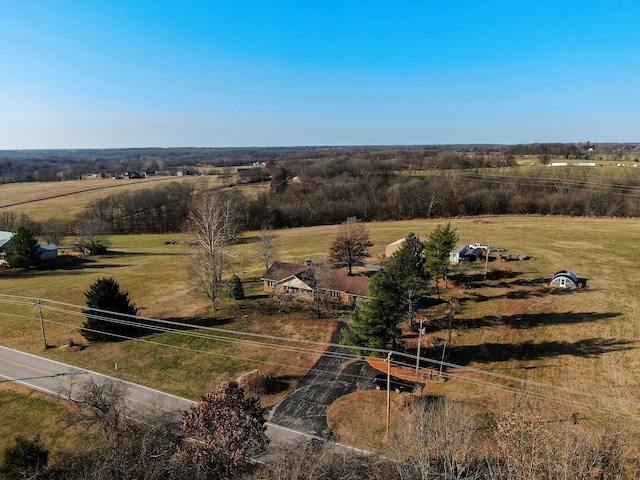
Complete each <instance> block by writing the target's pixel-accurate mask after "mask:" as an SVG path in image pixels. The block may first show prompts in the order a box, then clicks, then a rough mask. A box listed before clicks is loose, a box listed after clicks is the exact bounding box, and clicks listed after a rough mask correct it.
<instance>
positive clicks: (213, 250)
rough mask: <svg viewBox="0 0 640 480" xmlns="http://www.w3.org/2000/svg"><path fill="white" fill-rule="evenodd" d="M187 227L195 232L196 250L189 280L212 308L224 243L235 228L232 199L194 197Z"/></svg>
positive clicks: (232, 236) (222, 268) (224, 262)
mask: <svg viewBox="0 0 640 480" xmlns="http://www.w3.org/2000/svg"><path fill="white" fill-rule="evenodd" d="M187 231H188V232H189V233H191V234H192V235H193V236H194V238H195V244H196V249H197V252H198V254H197V255H196V258H195V260H194V263H193V265H192V267H191V271H190V273H191V278H192V281H193V282H194V285H195V286H196V289H197V290H198V291H200V292H203V293H204V294H205V295H206V296H207V297H208V298H209V300H211V308H212V310H215V301H216V297H217V291H218V288H219V287H220V284H221V283H222V275H223V273H224V271H225V268H226V266H227V264H228V261H227V257H226V247H227V245H228V244H229V242H230V241H231V240H233V239H235V236H236V234H237V232H238V220H237V217H236V212H235V209H234V207H233V202H232V200H231V199H230V198H226V199H225V198H221V197H219V196H216V195H214V194H208V193H204V194H201V195H199V196H198V197H196V198H195V200H194V201H193V202H192V205H191V209H190V211H189V216H188V218H187Z"/></svg>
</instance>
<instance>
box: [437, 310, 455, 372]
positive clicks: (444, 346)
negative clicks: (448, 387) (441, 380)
mask: <svg viewBox="0 0 640 480" xmlns="http://www.w3.org/2000/svg"><path fill="white" fill-rule="evenodd" d="M452 328H453V300H449V338H448V339H447V340H445V342H444V345H443V346H442V360H441V361H440V377H442V367H444V353H445V352H446V351H447V346H449V351H451V346H450V345H451V329H452Z"/></svg>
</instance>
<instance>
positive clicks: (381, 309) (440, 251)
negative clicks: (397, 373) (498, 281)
mask: <svg viewBox="0 0 640 480" xmlns="http://www.w3.org/2000/svg"><path fill="white" fill-rule="evenodd" d="M457 241H458V234H457V231H456V229H455V228H453V227H452V226H451V223H447V224H446V225H440V226H438V227H437V228H436V229H434V230H433V231H432V232H431V234H430V236H429V238H428V240H427V241H426V242H423V241H422V240H420V237H418V236H417V235H415V234H414V233H410V234H409V235H408V236H407V237H406V238H405V240H404V241H403V242H402V245H401V246H400V248H398V250H396V251H395V252H394V253H393V255H392V256H391V258H389V259H388V260H387V262H386V263H385V264H384V267H383V268H382V270H380V271H379V272H377V273H376V274H375V275H374V276H373V277H371V279H370V280H369V298H367V299H364V300H361V301H360V302H359V303H357V304H356V308H355V309H354V310H353V311H352V313H351V320H352V321H351V323H350V324H349V325H348V327H347V328H346V330H345V332H344V335H343V340H342V342H343V343H344V344H345V345H352V346H355V347H368V348H385V347H387V346H389V345H391V348H392V349H393V350H396V349H397V348H396V347H397V339H398V338H399V337H400V335H401V331H400V323H401V322H402V321H403V320H405V319H407V318H408V319H409V321H411V322H412V321H413V315H414V311H415V305H416V301H417V300H418V298H419V297H420V296H421V295H423V294H426V293H430V292H431V291H432V288H431V281H433V284H434V289H435V291H436V292H437V293H438V296H439V286H438V284H439V279H440V278H442V276H443V274H444V271H445V270H444V269H445V268H446V265H448V262H449V252H450V251H451V249H452V248H453V246H455V244H456V243H457Z"/></svg>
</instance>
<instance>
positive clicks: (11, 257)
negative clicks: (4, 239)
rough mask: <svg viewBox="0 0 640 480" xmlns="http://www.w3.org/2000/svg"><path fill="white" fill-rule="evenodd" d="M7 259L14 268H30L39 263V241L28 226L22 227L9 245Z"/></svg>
mask: <svg viewBox="0 0 640 480" xmlns="http://www.w3.org/2000/svg"><path fill="white" fill-rule="evenodd" d="M7 261H8V262H9V265H11V266H12V267H13V268H28V267H33V266H34V265H38V264H39V263H40V258H39V257H38V241H37V240H36V239H35V237H34V236H33V233H32V232H31V230H29V229H28V228H24V227H20V228H18V230H17V232H16V233H15V234H14V235H13V236H12V237H11V242H10V243H9V245H8V246H7Z"/></svg>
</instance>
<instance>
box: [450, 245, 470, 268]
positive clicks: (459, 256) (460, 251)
mask: <svg viewBox="0 0 640 480" xmlns="http://www.w3.org/2000/svg"><path fill="white" fill-rule="evenodd" d="M468 249H469V245H458V246H457V247H456V248H454V249H453V250H451V251H450V252H449V263H451V264H453V265H457V264H459V263H460V262H461V261H462V260H463V259H464V258H465V257H464V255H465V253H467V250H468Z"/></svg>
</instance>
